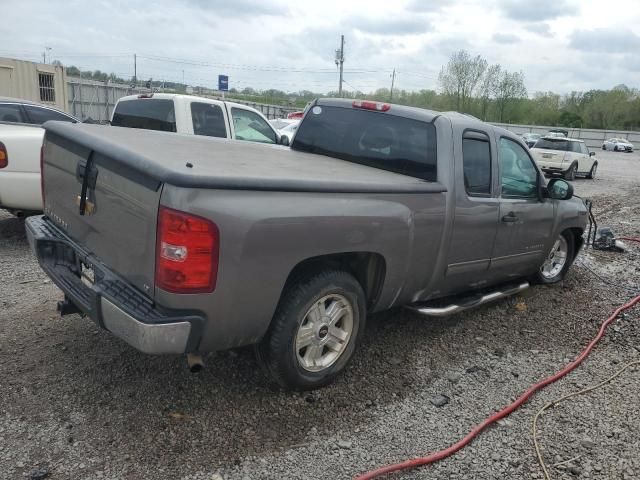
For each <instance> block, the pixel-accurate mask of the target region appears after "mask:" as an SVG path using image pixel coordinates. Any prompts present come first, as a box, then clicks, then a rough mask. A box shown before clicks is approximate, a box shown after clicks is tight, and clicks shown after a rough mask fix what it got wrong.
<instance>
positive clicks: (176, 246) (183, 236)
mask: <svg viewBox="0 0 640 480" xmlns="http://www.w3.org/2000/svg"><path fill="white" fill-rule="evenodd" d="M219 248H220V234H219V232H218V227H217V226H216V224H215V223H213V222H211V221H210V220H207V219H206V218H202V217H198V216H196V215H191V214H188V213H185V212H179V211H177V210H173V209H170V208H166V207H163V206H160V209H159V211H158V233H157V245H156V287H158V288H160V289H162V290H166V291H168V292H173V293H209V292H213V290H214V289H215V287H216V278H217V276H218V253H219Z"/></svg>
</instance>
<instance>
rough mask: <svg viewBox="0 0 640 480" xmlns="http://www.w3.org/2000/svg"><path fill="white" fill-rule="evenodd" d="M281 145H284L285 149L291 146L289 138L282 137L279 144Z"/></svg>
mask: <svg viewBox="0 0 640 480" xmlns="http://www.w3.org/2000/svg"><path fill="white" fill-rule="evenodd" d="M278 143H279V144H280V145H284V146H285V147H288V146H289V137H287V136H286V135H280V138H279V142H278Z"/></svg>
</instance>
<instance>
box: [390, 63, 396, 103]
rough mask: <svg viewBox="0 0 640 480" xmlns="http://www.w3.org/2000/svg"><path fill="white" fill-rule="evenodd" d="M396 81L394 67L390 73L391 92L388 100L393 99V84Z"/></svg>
mask: <svg viewBox="0 0 640 480" xmlns="http://www.w3.org/2000/svg"><path fill="white" fill-rule="evenodd" d="M395 81H396V69H395V68H394V69H393V73H392V74H391V94H390V95H389V101H391V100H393V84H394V83H395Z"/></svg>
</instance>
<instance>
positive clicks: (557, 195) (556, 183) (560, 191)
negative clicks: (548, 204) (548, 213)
mask: <svg viewBox="0 0 640 480" xmlns="http://www.w3.org/2000/svg"><path fill="white" fill-rule="evenodd" d="M547 192H548V193H549V198H553V199H554V200H569V199H570V198H571V197H573V185H571V184H570V183H569V182H567V181H565V180H562V179H561V178H552V179H551V180H549V183H548V184H547Z"/></svg>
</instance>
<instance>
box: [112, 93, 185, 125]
mask: <svg viewBox="0 0 640 480" xmlns="http://www.w3.org/2000/svg"><path fill="white" fill-rule="evenodd" d="M111 125H113V126H116V127H128V128H142V129H145V130H159V131H161V132H175V131H176V115H175V110H174V108H173V100H166V99H160V98H141V99H137V100H125V101H123V102H119V103H118V105H117V106H116V111H115V112H114V114H113V120H112V121H111Z"/></svg>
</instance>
